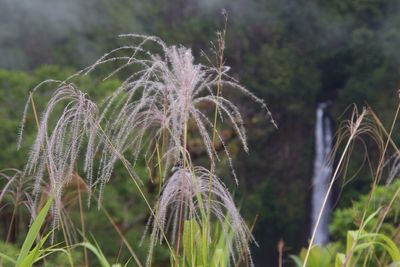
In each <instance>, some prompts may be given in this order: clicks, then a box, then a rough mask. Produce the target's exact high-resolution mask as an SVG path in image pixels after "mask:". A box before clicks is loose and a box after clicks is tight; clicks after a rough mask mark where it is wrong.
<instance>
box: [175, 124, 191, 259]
mask: <svg viewBox="0 0 400 267" xmlns="http://www.w3.org/2000/svg"><path fill="white" fill-rule="evenodd" d="M187 129H188V128H187V120H185V125H184V130H183V131H184V132H183V155H182V157H183V165H184V167H185V165H186V161H187V160H186V147H187ZM179 201H180V205H179V219H178V220H179V224H178V233H177V235H178V237H177V240H176V255H177V257H178V256H179V245H180V244H179V243H180V239H181V235H182V223H183V222H182V221H183V189H181V192H180V200H179Z"/></svg>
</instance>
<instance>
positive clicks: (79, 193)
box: [78, 185, 89, 266]
mask: <svg viewBox="0 0 400 267" xmlns="http://www.w3.org/2000/svg"><path fill="white" fill-rule="evenodd" d="M78 197H79V214H80V219H81V227H82V236H83V242H86V227H85V219H84V218H83V209H82V197H81V189H80V187H79V185H78ZM83 254H84V257H85V266H89V259H88V254H87V248H86V247H85V246H84V247H83Z"/></svg>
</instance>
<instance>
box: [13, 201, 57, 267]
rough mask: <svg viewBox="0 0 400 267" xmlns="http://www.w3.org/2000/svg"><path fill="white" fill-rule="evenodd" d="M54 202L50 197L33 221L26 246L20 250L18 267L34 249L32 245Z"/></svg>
mask: <svg viewBox="0 0 400 267" xmlns="http://www.w3.org/2000/svg"><path fill="white" fill-rule="evenodd" d="M52 201H53V194H52V195H51V196H50V197H49V199H48V200H47V202H46V204H45V205H44V207H43V208H42V209H41V210H40V212H39V214H38V216H37V217H36V219H35V220H34V221H33V223H32V226H31V227H30V229H29V232H28V234H27V235H26V238H25V241H24V244H23V245H22V248H21V250H20V253H19V256H18V258H17V262H16V266H20V264H21V263H22V262H23V261H24V259H25V258H26V256H27V255H28V253H29V250H30V249H31V248H32V245H33V243H34V242H35V238H36V236H37V235H38V234H39V231H40V228H42V225H43V222H44V219H45V218H46V215H47V213H48V212H49V209H50V205H51V202H52Z"/></svg>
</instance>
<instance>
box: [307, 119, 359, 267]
mask: <svg viewBox="0 0 400 267" xmlns="http://www.w3.org/2000/svg"><path fill="white" fill-rule="evenodd" d="M364 115H365V112H363V113H362V114H361V115H360V117H359V118H358V119H357V121H356V123H355V125H354V128H353V129H350V136H349V139H348V141H347V143H346V146H345V148H344V150H343V153H342V155H341V157H340V160H339V162H338V165H337V167H336V169H335V172H334V174H333V176H332V178H331V181H330V183H329V187H328V190H327V192H326V194H325V197H324V201H323V202H322V206H321V209H320V211H319V214H318V218H317V222H316V224H315V226H314V229H313V233H312V235H311V240H310V243H309V245H308V249H307V253H306V256H305V258H304V262H303V267H306V266H307V262H308V258H309V256H310V252H311V248H312V246H313V243H314V239H315V235H316V233H317V228H318V226H319V223H320V221H321V217H322V213H323V211H324V209H325V206H326V203H327V201H328V197H329V195H330V193H331V191H332V187H333V184H334V182H335V181H336V177H337V175H338V173H339V170H340V167H341V165H342V163H343V161H344V159H345V155H346V154H347V151H348V150H349V147H350V144H351V142H352V141H353V139H354V137H355V136H356V134H357V130H358V127H359V126H360V123H361V121H362V119H363V118H364Z"/></svg>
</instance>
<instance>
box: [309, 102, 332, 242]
mask: <svg viewBox="0 0 400 267" xmlns="http://www.w3.org/2000/svg"><path fill="white" fill-rule="evenodd" d="M327 106H328V104H327V103H320V104H318V108H317V120H316V125H315V158H314V172H313V178H312V204H311V209H312V215H311V219H312V227H313V228H312V230H313V229H314V227H315V224H316V222H317V220H318V215H319V212H320V209H321V206H322V203H323V201H324V198H325V195H326V192H327V190H328V186H329V180H330V178H331V174H332V164H331V163H330V161H328V158H329V156H330V154H331V151H332V126H331V119H330V118H329V117H328V116H327V114H326V108H327ZM330 211H331V203H330V199H328V201H327V203H326V205H325V209H324V211H323V213H322V217H321V220H320V222H319V226H318V228H317V231H316V235H315V240H314V243H315V244H316V245H323V244H326V243H328V241H329V239H328V224H329V217H330Z"/></svg>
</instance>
